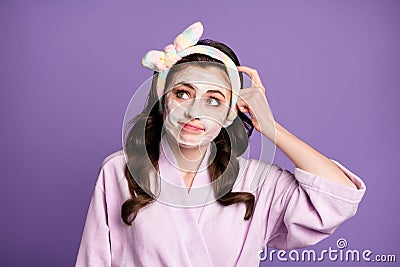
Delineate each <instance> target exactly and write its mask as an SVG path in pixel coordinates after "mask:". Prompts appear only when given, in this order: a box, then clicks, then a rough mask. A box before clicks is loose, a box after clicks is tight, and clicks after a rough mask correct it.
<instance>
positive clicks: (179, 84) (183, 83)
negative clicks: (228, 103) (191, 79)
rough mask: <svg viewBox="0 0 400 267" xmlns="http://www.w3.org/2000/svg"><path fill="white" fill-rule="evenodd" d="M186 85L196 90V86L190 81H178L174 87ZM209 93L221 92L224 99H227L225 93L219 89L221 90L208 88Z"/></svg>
mask: <svg viewBox="0 0 400 267" xmlns="http://www.w3.org/2000/svg"><path fill="white" fill-rule="evenodd" d="M181 85H183V86H186V87H189V88H190V89H192V90H195V91H196V87H194V86H193V85H191V84H190V83H186V82H182V83H177V84H176V85H175V86H174V87H178V86H181ZM207 93H216V94H220V95H221V96H222V97H223V98H224V99H225V95H224V94H223V93H222V92H221V91H219V90H207Z"/></svg>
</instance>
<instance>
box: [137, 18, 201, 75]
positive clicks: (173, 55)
mask: <svg viewBox="0 0 400 267" xmlns="http://www.w3.org/2000/svg"><path fill="white" fill-rule="evenodd" d="M202 34H203V24H201V22H195V23H193V24H192V25H190V26H189V27H187V28H186V29H185V30H184V31H183V32H182V33H180V34H179V35H178V36H177V37H176V38H175V40H174V43H173V44H169V45H167V46H166V47H164V51H158V50H151V51H149V52H147V53H146V54H145V55H144V57H143V58H142V65H143V66H144V67H146V68H148V69H151V70H155V71H158V72H160V71H163V70H165V69H168V68H170V67H172V66H173V65H174V64H175V63H176V62H177V61H178V60H180V59H181V58H182V57H181V56H180V55H179V52H181V51H183V50H185V49H187V48H189V47H192V46H194V45H195V44H197V42H198V41H199V40H200V37H201V35H202Z"/></svg>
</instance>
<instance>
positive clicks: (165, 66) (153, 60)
mask: <svg viewBox="0 0 400 267" xmlns="http://www.w3.org/2000/svg"><path fill="white" fill-rule="evenodd" d="M202 34H203V25H202V24H201V22H195V23H193V24H192V25H190V26H189V27H188V28H186V29H185V30H184V31H183V32H182V33H180V34H179V35H178V36H177V37H176V38H175V40H174V42H173V43H172V44H169V45H167V46H166V47H165V48H164V51H157V50H151V51H149V52H147V53H146V54H145V55H144V57H143V58H142V65H143V66H144V67H146V68H148V69H151V70H153V71H156V72H158V77H157V85H156V90H157V94H158V97H159V100H160V111H161V110H162V105H161V100H162V97H163V94H164V90H165V88H164V87H165V81H166V78H167V75H168V72H169V69H170V68H171V67H172V66H173V65H174V64H175V63H176V62H178V61H179V60H180V59H182V58H183V57H185V56H188V55H190V54H195V53H196V54H204V55H208V56H210V57H212V58H215V59H218V60H220V61H222V63H224V65H225V66H226V67H227V72H228V76H229V79H230V82H231V86H232V97H231V108H230V110H229V113H228V116H227V121H226V123H225V125H224V127H227V126H229V125H230V124H231V123H232V122H233V120H234V119H235V118H236V116H237V106H236V103H237V100H238V97H239V90H240V87H241V86H240V77H239V72H238V70H237V68H236V64H235V63H234V62H233V61H232V59H231V58H230V57H229V56H228V55H226V54H225V53H223V52H222V51H220V50H219V49H216V48H214V47H211V46H208V45H196V44H197V42H198V41H199V40H200V37H201V35H202Z"/></svg>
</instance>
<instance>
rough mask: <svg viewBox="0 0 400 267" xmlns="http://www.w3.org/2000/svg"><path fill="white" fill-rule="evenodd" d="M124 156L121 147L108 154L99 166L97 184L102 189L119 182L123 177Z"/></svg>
mask: <svg viewBox="0 0 400 267" xmlns="http://www.w3.org/2000/svg"><path fill="white" fill-rule="evenodd" d="M125 165H126V163H125V156H124V151H123V149H120V150H118V151H114V152H112V153H110V154H108V155H107V156H106V157H105V158H104V159H103V161H102V163H101V166H100V174H99V178H98V181H97V186H100V187H101V188H102V189H103V190H104V188H106V187H107V186H110V185H112V184H119V183H120V182H121V180H124V177H125Z"/></svg>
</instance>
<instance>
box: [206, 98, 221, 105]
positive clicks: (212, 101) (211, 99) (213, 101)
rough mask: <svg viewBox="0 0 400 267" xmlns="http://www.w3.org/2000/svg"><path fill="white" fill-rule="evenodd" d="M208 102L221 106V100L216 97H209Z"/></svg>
mask: <svg viewBox="0 0 400 267" xmlns="http://www.w3.org/2000/svg"><path fill="white" fill-rule="evenodd" d="M207 104H209V105H211V106H219V104H220V101H219V100H218V99H216V98H214V97H210V98H208V99H207Z"/></svg>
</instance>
